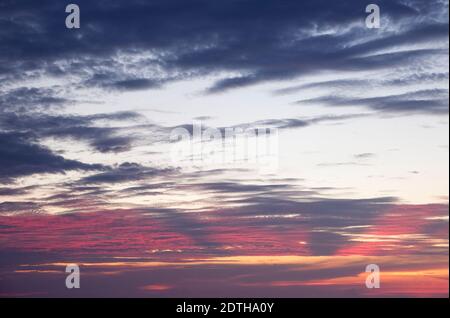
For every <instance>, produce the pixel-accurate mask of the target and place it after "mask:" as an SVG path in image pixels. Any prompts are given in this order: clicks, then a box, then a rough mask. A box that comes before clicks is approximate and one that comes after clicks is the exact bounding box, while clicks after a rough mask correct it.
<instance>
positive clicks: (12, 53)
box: [0, 0, 448, 110]
mask: <svg viewBox="0 0 450 318" xmlns="http://www.w3.org/2000/svg"><path fill="white" fill-rule="evenodd" d="M77 4H78V5H79V6H80V8H81V15H82V19H81V20H82V23H81V28H80V29H77V30H68V29H66V28H65V27H64V19H65V16H66V14H65V13H64V6H65V3H57V4H56V3H54V2H52V1H41V2H39V3H36V2H35V1H22V2H20V3H15V2H4V3H3V4H2V8H1V9H2V10H1V13H0V18H1V19H0V30H2V31H1V32H0V43H2V46H3V49H2V50H1V52H0V61H2V62H4V63H1V64H2V65H4V66H3V67H2V68H1V69H0V76H3V77H4V78H5V79H11V80H13V79H16V78H18V77H19V76H20V75H21V74H24V72H26V71H29V72H31V71H36V70H40V71H42V72H44V73H47V74H51V75H55V74H56V75H59V76H61V75H63V74H76V75H78V76H80V78H81V80H80V85H86V86H89V87H91V86H99V87H104V88H108V89H114V88H115V89H118V90H137V89H149V88H157V87H159V86H160V85H162V84H164V83H165V82H167V81H172V80H178V79H183V78H187V77H192V76H198V75H204V74H211V73H217V72H219V73H220V72H222V71H224V72H232V73H233V74H236V75H232V76H229V77H227V78H222V79H219V80H218V81H217V82H216V83H214V84H213V85H212V86H211V87H210V89H209V92H221V91H224V90H227V89H231V88H237V87H243V86H246V85H251V84H255V83H260V82H264V81H272V80H286V79H292V78H294V77H298V76H304V75H308V74H311V73H314V72H319V71H339V70H345V71H350V72H353V71H361V70H368V69H387V68H391V67H393V66H398V65H403V64H404V63H408V65H409V64H411V63H416V61H417V59H419V58H424V57H429V56H433V54H442V53H445V52H443V51H445V50H439V49H410V48H409V49H405V50H403V51H401V52H393V53H382V50H389V49H393V48H396V47H398V46H399V45H417V44H419V43H429V42H433V43H434V42H437V41H444V40H445V39H446V38H448V22H447V21H446V19H445V15H443V12H444V13H445V11H446V10H447V8H446V7H445V6H444V5H443V4H442V2H440V1H413V2H407V3H406V2H404V1H378V2H377V4H378V5H379V6H380V7H381V8H382V12H383V18H384V19H387V18H389V19H391V20H392V21H395V22H396V23H397V25H398V26H399V27H398V30H395V31H392V32H391V31H384V32H376V33H375V32H374V31H373V30H370V29H367V28H365V26H364V19H365V16H366V13H365V7H366V5H367V3H366V2H363V1H359V0H347V1H326V0H317V1H310V2H304V1H280V0H267V1H263V2H261V1H257V0H234V1H207V0H194V1H190V2H189V4H186V2H185V1H182V0H154V1H147V2H142V1H138V0H135V1H127V3H126V4H125V3H120V2H92V1H81V0H80V1H79V2H78V3H77ZM318 30H319V32H317V31H318ZM320 30H323V31H324V32H320ZM325 31H326V32H325ZM31 39H33V40H32V41H31ZM355 39H358V41H355ZM380 51H381V52H380ZM121 54H122V55H121ZM118 56H120V58H118ZM130 56H134V57H135V58H130ZM124 66H126V67H124ZM127 68H128V69H129V71H125V69H127ZM418 106H419V105H417V107H418ZM405 110H409V109H407V108H405ZM425 110H426V109H425Z"/></svg>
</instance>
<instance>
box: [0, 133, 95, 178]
mask: <svg viewBox="0 0 450 318" xmlns="http://www.w3.org/2000/svg"><path fill="white" fill-rule="evenodd" d="M103 168H104V167H103V166H102V165H99V164H85V163H82V162H80V161H76V160H69V159H65V158H64V157H62V156H58V155H55V154H54V153H52V152H51V151H50V150H49V149H47V148H45V147H43V146H40V145H38V144H36V143H34V142H32V141H31V140H30V138H28V136H27V135H24V134H18V133H3V132H0V180H1V181H2V182H11V181H12V180H13V179H15V178H18V177H24V176H29V175H33V174H38V173H64V172H66V171H69V170H82V171H94V170H101V169H103Z"/></svg>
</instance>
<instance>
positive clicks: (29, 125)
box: [0, 112, 142, 152]
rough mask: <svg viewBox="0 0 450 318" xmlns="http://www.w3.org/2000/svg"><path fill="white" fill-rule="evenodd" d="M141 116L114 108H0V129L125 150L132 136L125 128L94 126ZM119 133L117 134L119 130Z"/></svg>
mask: <svg viewBox="0 0 450 318" xmlns="http://www.w3.org/2000/svg"><path fill="white" fill-rule="evenodd" d="M138 119H142V118H141V116H140V115H139V114H137V113H134V112H117V113H110V114H96V115H88V116H75V115H46V114H41V113H29V114H26V115H25V114H16V113H12V112H8V113H1V112H0V129H3V130H5V131H19V132H22V133H33V134H34V135H35V136H37V137H40V138H42V137H54V138H70V139H74V140H80V141H85V142H87V143H88V144H89V145H90V146H91V147H93V148H94V149H96V150H97V151H100V152H121V151H126V150H129V149H130V148H131V146H132V143H133V140H134V138H133V137H132V136H130V135H127V134H126V133H125V131H124V130H125V128H123V129H121V128H115V127H101V126H96V123H97V122H101V121H108V122H110V121H130V120H131V121H136V120H138ZM119 133H121V134H119Z"/></svg>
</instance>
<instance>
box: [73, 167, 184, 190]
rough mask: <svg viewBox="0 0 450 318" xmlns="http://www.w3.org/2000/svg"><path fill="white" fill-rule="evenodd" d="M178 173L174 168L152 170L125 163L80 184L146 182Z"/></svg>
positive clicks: (85, 179)
mask: <svg viewBox="0 0 450 318" xmlns="http://www.w3.org/2000/svg"><path fill="white" fill-rule="evenodd" d="M175 172H177V169H172V168H163V169H159V168H152V167H145V166H142V165H140V164H137V163H130V162H125V163H122V164H120V165H118V166H116V167H114V168H112V169H110V170H109V171H105V172H101V173H98V174H94V175H91V176H88V177H85V178H83V179H81V180H79V182H78V184H80V185H85V184H102V183H107V184H115V183H122V182H131V181H139V180H145V179H149V178H157V177H162V176H166V175H170V174H173V173H175Z"/></svg>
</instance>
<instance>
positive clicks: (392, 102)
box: [296, 89, 448, 114]
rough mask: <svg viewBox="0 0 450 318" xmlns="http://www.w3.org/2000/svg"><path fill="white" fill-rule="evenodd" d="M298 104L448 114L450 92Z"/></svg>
mask: <svg viewBox="0 0 450 318" xmlns="http://www.w3.org/2000/svg"><path fill="white" fill-rule="evenodd" d="M296 103H297V104H321V105H327V106H331V107H339V106H366V107H368V108H371V109H374V110H377V111H385V112H390V113H431V114H447V113H448V90H447V89H430V90H417V91H412V92H408V93H402V94H392V95H385V96H376V97H366V98H358V97H349V96H333V95H330V96H321V97H317V98H312V99H307V100H300V101H297V102H296Z"/></svg>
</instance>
